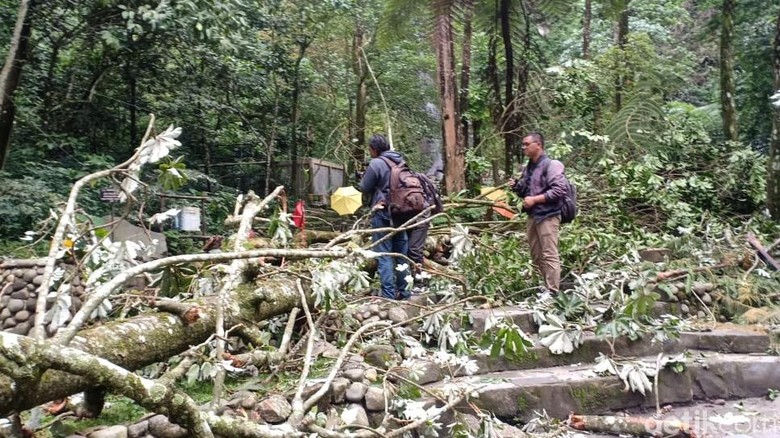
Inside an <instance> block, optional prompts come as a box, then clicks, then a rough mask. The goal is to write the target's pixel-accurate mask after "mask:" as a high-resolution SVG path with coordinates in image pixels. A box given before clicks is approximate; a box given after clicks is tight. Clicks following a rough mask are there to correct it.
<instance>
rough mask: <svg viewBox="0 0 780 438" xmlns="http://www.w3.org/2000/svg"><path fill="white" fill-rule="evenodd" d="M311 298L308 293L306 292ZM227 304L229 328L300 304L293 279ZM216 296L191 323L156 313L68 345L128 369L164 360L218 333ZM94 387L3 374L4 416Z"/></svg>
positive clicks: (90, 332)
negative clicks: (215, 325)
mask: <svg viewBox="0 0 780 438" xmlns="http://www.w3.org/2000/svg"><path fill="white" fill-rule="evenodd" d="M306 292H307V294H308V290H307V291H306ZM232 296H233V298H232V299H231V300H230V301H229V302H228V304H227V305H226V306H225V309H226V312H225V316H226V318H225V321H226V324H227V325H228V326H231V325H235V324H238V323H254V322H257V321H263V320H266V319H268V318H271V317H273V316H276V315H281V314H284V313H287V312H289V311H290V310H292V309H293V308H294V307H296V306H297V305H298V304H299V302H300V298H299V294H298V291H297V289H296V285H295V279H293V278H277V279H269V280H266V281H264V282H263V283H262V285H261V286H260V287H259V288H256V289H249V288H248V287H242V288H239V290H237V291H236V292H235V293H234V294H232ZM215 300H216V298H215V297H209V298H208V299H204V300H200V301H197V302H192V303H191V305H192V306H193V308H194V309H195V311H197V315H198V316H199V317H198V318H197V319H196V320H195V321H194V322H192V323H190V324H187V323H186V322H184V321H183V320H182V319H181V318H179V317H177V316H173V315H172V314H170V313H163V312H153V313H148V314H144V315H140V316H136V317H134V318H131V319H128V320H125V321H118V322H109V323H107V324H105V325H103V326H98V327H95V328H90V329H86V330H82V331H80V332H79V333H78V336H76V337H75V338H74V340H73V341H72V342H71V343H70V347H73V348H76V349H79V350H82V351H85V352H87V353H90V354H93V355H95V356H99V357H101V358H104V359H106V360H108V361H109V362H111V363H113V364H115V365H118V366H120V367H122V368H125V369H128V370H137V369H140V368H143V367H145V366H147V365H150V364H153V363H156V362H160V361H164V360H167V359H168V358H170V357H171V356H174V355H176V354H180V353H182V352H184V351H187V350H188V349H189V348H190V346H192V345H197V344H200V343H202V342H204V341H205V340H206V339H208V337H209V336H211V335H212V334H213V333H214V324H215V320H216V306H215V305H214V301H215ZM92 386H94V382H93V381H90V380H89V379H85V378H82V377H78V376H74V375H71V374H68V373H65V372H62V371H54V370H48V371H46V372H44V373H43V375H42V376H40V379H31V380H29V381H19V380H17V381H15V382H13V381H12V380H11V379H10V378H8V377H7V376H2V375H0V416H6V415H8V414H10V413H11V412H13V411H21V410H25V409H29V408H32V407H34V406H38V405H40V404H42V403H46V402H48V401H51V400H56V399H59V398H63V397H66V396H68V395H71V394H75V393H77V392H80V391H83V390H85V389H87V388H90V387H92Z"/></svg>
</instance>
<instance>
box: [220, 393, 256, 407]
mask: <svg viewBox="0 0 780 438" xmlns="http://www.w3.org/2000/svg"><path fill="white" fill-rule="evenodd" d="M256 404H257V395H256V394H255V393H254V392H251V391H239V392H237V393H235V394H233V397H231V398H230V400H229V401H228V402H227V403H226V404H225V405H226V406H227V407H229V408H238V407H241V408H243V409H254V407H255V405H256Z"/></svg>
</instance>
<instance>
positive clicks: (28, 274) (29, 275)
mask: <svg viewBox="0 0 780 438" xmlns="http://www.w3.org/2000/svg"><path fill="white" fill-rule="evenodd" d="M33 279H35V269H27V270H26V271H24V274H22V280H24V281H25V282H27V283H31V282H32V281H33Z"/></svg>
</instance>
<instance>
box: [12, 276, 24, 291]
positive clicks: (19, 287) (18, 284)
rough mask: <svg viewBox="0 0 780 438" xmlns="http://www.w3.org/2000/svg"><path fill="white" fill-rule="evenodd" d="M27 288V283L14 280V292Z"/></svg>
mask: <svg viewBox="0 0 780 438" xmlns="http://www.w3.org/2000/svg"><path fill="white" fill-rule="evenodd" d="M26 287H27V282H26V281H24V280H23V279H21V278H19V277H17V278H16V280H14V285H13V289H14V290H24V289H25V288H26Z"/></svg>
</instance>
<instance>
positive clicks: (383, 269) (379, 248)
mask: <svg viewBox="0 0 780 438" xmlns="http://www.w3.org/2000/svg"><path fill="white" fill-rule="evenodd" d="M368 152H369V154H370V155H371V161H370V162H369V163H368V168H367V169H366V172H365V173H364V174H363V178H362V179H361V180H360V191H361V192H363V193H368V194H370V195H371V204H370V205H371V209H372V210H373V214H372V216H371V228H373V229H379V228H391V227H392V228H398V227H399V226H401V225H403V224H404V222H406V219H404V218H393V217H392V216H391V215H390V212H389V211H388V210H389V209H388V208H387V204H388V203H389V202H388V198H389V196H390V166H389V165H388V164H387V163H386V162H385V161H384V160H383V159H382V158H380V157H385V158H388V159H390V160H392V161H393V162H394V163H400V162H402V161H403V157H401V155H400V154H399V153H398V152H395V151H391V150H390V144H389V143H388V142H387V139H385V137H384V136H383V135H380V134H374V135H372V136H371V139H370V140H369V142H368ZM407 219H408V218H407ZM386 234H387V232H386V231H382V232H374V233H373V234H372V235H371V240H372V241H374V242H376V241H378V240H380V239H381V238H383V237H385V235H386ZM407 244H408V242H407V237H406V233H404V232H400V233H395V234H394V235H393V236H392V237H390V238H388V239H385V240H383V241H382V242H380V243H379V244H377V245H375V246H374V247H373V248H372V249H373V250H374V251H376V252H381V253H396V254H403V255H406V251H407V249H408V247H407ZM377 264H378V271H379V281H380V283H381V288H382V296H383V297H384V298H389V299H400V300H405V299H409V297H410V296H411V292H410V291H409V290H408V289H409V288H408V284H407V281H406V277H407V276H408V275H409V273H410V270H409V267H408V263H407V262H406V261H404V260H403V259H399V260H398V264H399V265H402V264H406V266H407V269H404V270H398V269H396V258H394V257H391V256H380V257H379V258H378V259H377Z"/></svg>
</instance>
